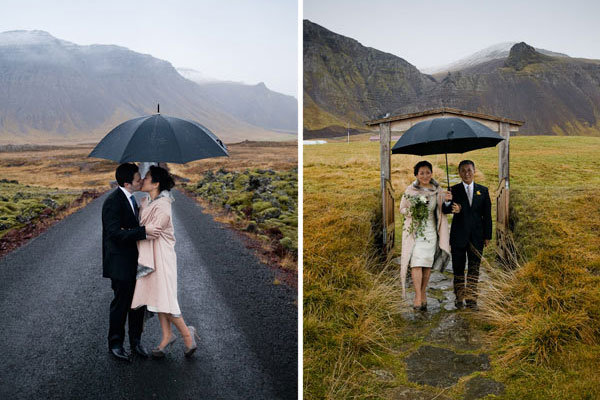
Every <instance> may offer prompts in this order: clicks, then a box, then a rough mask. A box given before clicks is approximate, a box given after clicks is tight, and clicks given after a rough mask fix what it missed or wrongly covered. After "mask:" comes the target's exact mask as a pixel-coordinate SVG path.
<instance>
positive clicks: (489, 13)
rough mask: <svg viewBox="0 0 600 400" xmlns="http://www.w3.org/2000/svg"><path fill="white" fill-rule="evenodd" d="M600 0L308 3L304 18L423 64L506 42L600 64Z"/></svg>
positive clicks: (436, 63) (327, 0)
mask: <svg viewBox="0 0 600 400" xmlns="http://www.w3.org/2000/svg"><path fill="white" fill-rule="evenodd" d="M599 16H600V1H597V0H587V1H584V0H570V1H557V0H545V1H540V0H534V1H514V0H500V1H498V0H496V1H489V0H479V1H463V0H452V1H443V0H438V1H432V0H423V1H415V0H411V1H406V0H398V1H393V0H370V1H368V2H367V1H359V0H343V1H342V0H304V18H305V19H309V20H311V21H312V22H315V23H317V24H319V25H321V26H323V27H325V28H327V29H329V30H331V31H333V32H336V33H339V34H342V35H344V36H349V37H351V38H353V39H356V40H358V41H359V42H360V43H361V44H363V45H365V46H369V47H374V48H376V49H378V50H382V51H385V52H388V53H392V54H394V55H396V56H399V57H402V58H404V59H405V60H406V61H408V62H410V63H411V64H413V65H415V66H417V67H418V68H426V67H433V66H441V65H445V64H449V63H450V62H453V61H456V60H458V59H460V58H463V57H465V56H468V55H470V54H472V53H475V52H476V51H479V50H482V49H484V48H486V47H489V46H491V45H494V44H497V43H502V42H513V41H515V42H522V41H524V42H526V43H528V44H529V45H532V46H534V47H538V48H543V49H546V50H552V51H556V52H560V53H566V54H568V55H569V56H571V57H584V58H595V59H600V23H599V22H598V18H599Z"/></svg>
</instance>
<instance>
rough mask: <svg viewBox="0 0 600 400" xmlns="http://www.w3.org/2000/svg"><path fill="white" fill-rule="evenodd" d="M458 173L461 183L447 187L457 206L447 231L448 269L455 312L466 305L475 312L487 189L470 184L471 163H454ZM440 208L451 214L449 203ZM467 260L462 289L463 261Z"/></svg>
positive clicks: (488, 225)
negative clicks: (450, 258)
mask: <svg viewBox="0 0 600 400" xmlns="http://www.w3.org/2000/svg"><path fill="white" fill-rule="evenodd" d="M458 173H459V175H460V177H461V179H462V182H461V183H459V184H457V185H454V186H452V187H451V188H450V190H451V192H452V201H453V202H454V203H456V204H458V205H459V211H458V213H455V214H454V217H453V219H452V228H451V229H450V248H451V252H452V270H453V272H454V294H455V295H456V300H455V303H454V304H455V306H456V308H457V309H461V308H463V307H464V304H463V300H466V306H467V307H469V308H471V309H474V310H476V309H477V282H478V281H479V264H480V262H481V253H483V248H484V247H485V246H487V245H488V243H489V241H490V239H491V238H492V202H491V200H490V195H489V192H488V188H486V187H485V186H482V185H478V184H477V183H475V182H473V177H474V176H475V163H473V161H471V160H463V161H461V162H460V163H459V164H458ZM442 209H443V211H444V213H447V214H449V213H451V212H452V207H451V205H450V202H446V203H445V204H444V205H443V206H442ZM467 259H468V261H469V264H468V265H469V267H468V272H467V282H466V286H465V262H466V261H467Z"/></svg>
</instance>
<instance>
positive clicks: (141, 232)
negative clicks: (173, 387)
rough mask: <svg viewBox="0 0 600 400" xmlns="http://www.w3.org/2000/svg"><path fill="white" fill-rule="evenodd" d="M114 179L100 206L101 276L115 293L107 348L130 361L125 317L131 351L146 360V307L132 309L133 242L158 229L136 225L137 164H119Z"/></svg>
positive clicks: (134, 273)
mask: <svg viewBox="0 0 600 400" xmlns="http://www.w3.org/2000/svg"><path fill="white" fill-rule="evenodd" d="M115 176H116V179H117V183H118V184H119V187H118V188H117V189H115V190H114V191H113V192H112V193H111V194H110V195H109V196H108V197H107V198H106V200H105V201H104V204H103V205H102V269H103V273H102V276H103V277H104V278H110V279H111V281H112V289H113V292H114V298H113V301H112V302H111V303H110V323H109V330H108V348H109V350H110V352H111V354H112V355H113V356H114V357H116V358H117V359H120V360H124V361H131V358H130V356H129V354H127V353H126V352H125V350H124V349H123V341H124V340H125V321H126V319H127V316H129V344H130V347H131V350H132V351H135V352H136V353H137V354H139V355H141V356H143V357H148V351H147V350H146V349H145V348H144V347H143V346H142V344H141V337H142V330H143V326H144V312H145V307H140V308H139V309H137V310H132V309H131V300H132V299H133V292H134V290H135V275H136V272H137V260H138V250H137V244H136V241H138V240H144V239H146V237H148V238H155V237H156V236H157V235H158V233H159V230H160V228H158V229H152V228H150V227H148V228H146V227H143V226H140V225H139V222H138V221H139V215H138V214H139V213H138V211H139V210H138V205H137V202H136V201H135V197H134V196H133V192H135V191H137V190H140V187H141V182H142V181H141V178H140V173H139V172H138V167H137V165H135V164H131V163H128V164H121V165H119V167H118V168H117V171H116V173H115Z"/></svg>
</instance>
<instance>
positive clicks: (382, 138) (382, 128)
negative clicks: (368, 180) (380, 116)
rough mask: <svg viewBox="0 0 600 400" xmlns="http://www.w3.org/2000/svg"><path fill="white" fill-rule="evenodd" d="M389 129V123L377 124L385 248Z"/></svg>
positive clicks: (385, 241)
mask: <svg viewBox="0 0 600 400" xmlns="http://www.w3.org/2000/svg"><path fill="white" fill-rule="evenodd" d="M390 131H391V127H390V123H389V122H384V123H381V124H379V149H380V153H379V154H380V159H381V208H382V210H381V211H382V215H383V245H384V247H385V246H387V228H388V227H387V221H386V215H387V213H386V211H387V210H386V206H385V203H386V201H385V191H386V187H385V181H386V179H390V177H391V158H390V157H391V152H390V140H391V132H390Z"/></svg>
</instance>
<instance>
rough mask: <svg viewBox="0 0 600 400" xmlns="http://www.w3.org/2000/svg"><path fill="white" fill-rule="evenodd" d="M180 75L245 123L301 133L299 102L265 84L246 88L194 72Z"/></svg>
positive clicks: (183, 71) (184, 72)
mask: <svg viewBox="0 0 600 400" xmlns="http://www.w3.org/2000/svg"><path fill="white" fill-rule="evenodd" d="M177 71H179V73H181V75H183V76H184V77H186V78H187V79H189V80H191V81H194V82H196V83H197V84H199V85H200V87H201V89H202V91H203V92H204V93H205V94H206V95H207V96H209V97H210V98H212V99H215V101H216V102H218V104H219V107H220V108H222V109H223V110H226V111H227V112H228V113H230V114H231V115H233V116H235V117H237V118H239V119H241V120H243V121H246V122H249V123H251V124H253V125H257V126H262V127H264V128H268V129H273V130H275V131H281V132H288V133H292V132H294V133H295V132H297V131H298V100H296V98H295V97H293V96H288V95H285V94H281V93H277V92H274V91H272V90H270V89H268V88H267V86H266V85H265V84H264V82H260V83H258V84H256V85H247V84H244V83H241V82H230V81H217V80H215V79H210V78H207V77H205V76H204V75H202V74H201V73H199V72H198V71H195V70H192V69H185V70H182V69H177Z"/></svg>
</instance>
